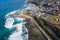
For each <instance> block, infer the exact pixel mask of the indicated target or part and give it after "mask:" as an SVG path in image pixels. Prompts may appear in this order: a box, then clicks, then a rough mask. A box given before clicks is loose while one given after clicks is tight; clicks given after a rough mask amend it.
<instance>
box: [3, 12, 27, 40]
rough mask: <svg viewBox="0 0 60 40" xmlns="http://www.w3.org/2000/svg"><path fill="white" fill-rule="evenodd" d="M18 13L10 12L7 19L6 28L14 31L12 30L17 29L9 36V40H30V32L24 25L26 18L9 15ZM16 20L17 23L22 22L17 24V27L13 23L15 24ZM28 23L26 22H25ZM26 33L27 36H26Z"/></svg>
mask: <svg viewBox="0 0 60 40" xmlns="http://www.w3.org/2000/svg"><path fill="white" fill-rule="evenodd" d="M15 12H16V11H13V12H10V13H8V14H7V15H6V16H5V17H6V22H5V25H4V26H5V27H6V28H8V29H10V30H11V29H12V28H16V30H15V31H14V32H13V33H12V34H10V35H9V38H8V40H28V30H27V28H26V27H25V25H24V24H23V23H24V22H23V21H24V18H15V19H14V18H13V17H11V16H9V15H11V14H13V13H15ZM15 20H17V21H19V22H20V21H21V22H20V23H17V24H15V25H13V23H14V22H15ZM25 23H26V22H25ZM25 33H26V34H25Z"/></svg>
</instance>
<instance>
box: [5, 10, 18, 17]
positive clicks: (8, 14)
mask: <svg viewBox="0 0 60 40" xmlns="http://www.w3.org/2000/svg"><path fill="white" fill-rule="evenodd" d="M17 11H19V10H15V11H12V12H9V13H8V14H6V16H5V17H8V16H9V15H11V14H14V13H16V12H17Z"/></svg>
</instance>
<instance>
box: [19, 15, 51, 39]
mask: <svg viewBox="0 0 60 40" xmlns="http://www.w3.org/2000/svg"><path fill="white" fill-rule="evenodd" d="M18 17H22V18H29V19H30V20H31V22H34V23H35V25H36V26H37V28H38V29H39V31H41V32H42V33H43V34H44V36H45V37H46V38H47V39H48V40H52V39H51V38H50V37H49V36H48V34H47V33H46V32H45V31H44V30H43V29H42V28H41V27H40V26H39V25H38V24H37V22H36V21H35V20H34V18H33V17H31V16H29V15H19V16H18Z"/></svg>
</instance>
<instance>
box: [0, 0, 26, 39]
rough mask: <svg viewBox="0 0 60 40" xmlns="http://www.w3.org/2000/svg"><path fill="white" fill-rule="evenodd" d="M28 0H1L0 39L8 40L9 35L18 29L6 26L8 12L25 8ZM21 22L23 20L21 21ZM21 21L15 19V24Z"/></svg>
mask: <svg viewBox="0 0 60 40" xmlns="http://www.w3.org/2000/svg"><path fill="white" fill-rule="evenodd" d="M25 1H26V0H0V40H7V39H8V37H9V35H10V34H12V33H13V32H14V30H16V28H14V29H11V30H10V29H8V28H5V26H4V25H5V21H6V18H5V15H6V14H8V13H9V12H11V11H14V10H18V9H20V10H21V9H24V8H26V7H27V6H25V4H26V2H25ZM20 22H21V21H20ZM20 22H19V21H17V20H15V21H14V24H17V23H20Z"/></svg>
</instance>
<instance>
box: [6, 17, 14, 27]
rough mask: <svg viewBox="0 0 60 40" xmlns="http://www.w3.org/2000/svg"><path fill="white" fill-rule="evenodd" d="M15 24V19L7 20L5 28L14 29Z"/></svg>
mask: <svg viewBox="0 0 60 40" xmlns="http://www.w3.org/2000/svg"><path fill="white" fill-rule="evenodd" d="M13 23H14V19H13V18H7V19H6V22H5V27H6V28H12V26H13Z"/></svg>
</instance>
